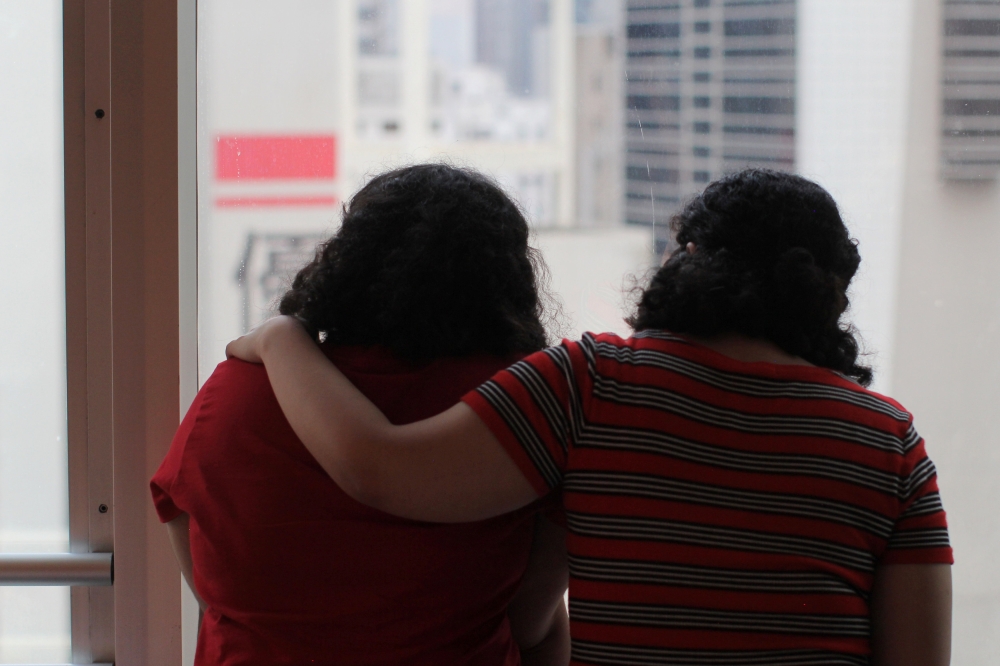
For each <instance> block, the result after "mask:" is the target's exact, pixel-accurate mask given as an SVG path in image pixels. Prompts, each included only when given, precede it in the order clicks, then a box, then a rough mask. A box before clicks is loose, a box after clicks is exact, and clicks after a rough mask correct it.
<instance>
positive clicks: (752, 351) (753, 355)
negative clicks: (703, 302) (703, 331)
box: [687, 333, 812, 365]
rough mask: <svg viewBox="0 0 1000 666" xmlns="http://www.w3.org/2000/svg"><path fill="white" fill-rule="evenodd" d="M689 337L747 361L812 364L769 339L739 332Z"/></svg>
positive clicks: (733, 357) (719, 351) (726, 354)
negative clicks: (707, 336) (708, 336)
mask: <svg viewBox="0 0 1000 666" xmlns="http://www.w3.org/2000/svg"><path fill="white" fill-rule="evenodd" d="M687 337H688V338H690V339H691V340H693V341H694V342H697V343H698V344H700V345H703V346H705V347H708V348H709V349H711V350H713V351H716V352H718V353H720V354H722V355H723V356H728V357H729V358H732V359H735V360H737V361H743V362H745V363H777V364H779V365H812V363H810V362H809V361H807V360H805V359H804V358H800V357H798V356H793V355H791V354H789V353H788V352H786V351H784V350H783V349H781V347H779V346H778V345H776V344H774V343H773V342H771V341H769V340H762V339H760V338H750V337H747V336H745V335H740V334H739V333H722V334H720V335H716V336H713V337H711V338H700V337H696V336H693V335H688V336H687Z"/></svg>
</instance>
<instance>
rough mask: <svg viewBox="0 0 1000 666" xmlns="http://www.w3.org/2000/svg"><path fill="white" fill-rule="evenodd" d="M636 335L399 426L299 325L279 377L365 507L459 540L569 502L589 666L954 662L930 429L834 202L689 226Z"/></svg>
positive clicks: (575, 634)
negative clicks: (471, 530) (868, 299)
mask: <svg viewBox="0 0 1000 666" xmlns="http://www.w3.org/2000/svg"><path fill="white" fill-rule="evenodd" d="M673 228H674V231H675V233H676V239H677V243H678V248H677V249H676V251H674V252H673V253H672V254H671V255H670V256H669V258H667V260H666V261H665V263H664V265H663V266H662V267H661V269H660V270H659V271H658V272H657V274H656V275H655V276H654V278H653V279H652V281H651V284H650V285H649V287H648V288H647V289H646V290H645V292H644V293H643V296H642V299H641V301H640V303H639V307H638V311H637V313H636V315H635V316H634V317H632V318H631V320H630V323H631V324H632V326H633V327H634V329H635V331H636V333H635V334H634V335H633V336H632V337H630V338H627V339H622V338H619V337H618V336H615V335H610V334H601V335H590V334H587V335H585V336H584V337H583V338H582V339H581V340H579V341H573V342H571V341H564V342H563V344H561V345H559V346H557V347H553V348H550V349H547V350H544V351H541V352H538V353H536V354H534V355H531V356H529V357H527V358H526V359H524V360H523V361H521V362H520V363H518V364H516V365H514V366H512V367H511V368H508V369H507V370H504V371H501V372H500V373H498V374H497V375H495V376H494V377H493V378H492V379H491V380H490V381H489V382H487V383H486V384H484V385H482V386H481V387H480V388H479V389H477V390H476V391H473V392H471V393H469V394H468V395H467V396H465V397H464V398H463V401H462V402H461V403H460V404H459V405H456V406H455V407H453V408H451V409H450V410H448V411H446V412H444V413H442V414H440V415H438V416H436V417H434V418H431V419H428V420H425V421H421V422H418V423H414V424H411V425H406V426H393V425H391V424H390V423H389V422H388V421H387V420H386V419H385V418H384V417H383V416H382V415H381V413H379V412H378V410H377V409H375V408H374V407H373V406H372V405H371V403H369V402H368V401H367V400H366V399H365V398H364V397H363V396H362V395H361V394H360V393H358V392H357V391H356V390H355V389H354V388H353V387H352V386H351V385H350V383H349V382H347V380H346V379H344V377H343V375H341V374H340V373H339V372H338V371H337V370H336V369H335V368H334V367H333V365H332V364H330V363H326V362H325V359H324V357H323V356H322V354H321V353H320V352H319V351H318V349H317V348H316V346H315V344H313V341H312V340H310V339H309V337H308V336H307V335H306V334H305V333H304V331H303V330H302V329H301V327H299V326H298V324H297V323H295V321H294V320H289V319H284V320H277V321H273V322H272V323H270V324H268V325H266V326H265V327H263V328H261V329H259V330H258V331H256V332H255V333H253V334H251V335H250V336H248V337H246V338H243V339H241V340H239V341H237V342H235V343H232V344H231V346H230V350H229V351H230V353H231V354H234V355H237V356H240V357H241V358H245V359H246V360H257V361H260V360H263V362H264V363H265V364H266V365H267V371H268V375H269V377H270V381H271V383H272V385H273V387H274V389H275V392H276V394H277V396H278V400H279V402H280V404H281V406H282V408H283V410H284V411H285V414H286V416H287V417H288V419H289V421H290V422H291V424H292V426H293V428H294V429H295V431H296V432H297V433H298V435H299V436H300V437H301V439H302V441H303V442H304V443H305V444H306V446H307V447H308V448H309V449H310V451H312V452H313V454H314V455H315V456H316V458H317V459H318V460H319V461H320V463H321V464H322V465H323V467H324V468H325V469H326V470H327V471H328V472H329V473H330V475H331V476H332V477H333V478H334V479H335V480H336V481H337V482H338V483H339V484H340V485H341V487H343V488H344V489H345V490H346V491H347V492H348V493H349V494H351V495H353V496H354V497H356V498H357V499H360V500H361V501H363V502H365V503H368V504H371V505H373V506H375V507H378V508H380V509H383V510H385V511H388V512H391V513H394V514H397V515H400V516H404V517H409V518H419V519H424V520H434V521H441V522H452V521H465V520H474V519H481V518H486V517H489V516H493V515H497V514H500V513H504V512H508V511H512V510H515V509H517V508H519V507H521V506H524V505H525V504H527V503H529V502H531V501H532V500H534V499H535V498H537V497H538V496H541V495H544V494H546V493H548V492H550V491H552V490H556V489H559V490H561V491H562V493H563V502H564V506H565V512H566V519H567V524H568V527H569V536H568V538H567V548H568V552H569V557H570V618H571V633H572V641H573V647H572V659H573V663H574V664H661V663H663V664H706V665H708V664H720V665H721V664H725V665H727V666H736V665H743V664H760V665H763V664H781V665H787V666H791V665H800V666H812V665H817V666H818V665H833V664H845V665H846V664H858V665H860V664H868V663H873V664H878V665H880V666H886V665H893V664H907V665H910V666H914V665H918V666H942V665H944V664H947V663H948V662H949V658H950V657H949V655H950V614H951V574H950V566H949V565H950V564H951V563H952V553H951V548H950V546H949V542H948V533H947V526H946V522H945V514H944V510H943V508H942V506H941V501H940V497H939V495H938V491H937V485H936V474H935V470H934V465H933V463H932V462H931V461H930V459H929V458H928V457H927V454H926V452H925V449H924V442H923V440H922V439H921V438H920V436H919V435H918V434H917V432H916V430H914V427H913V422H912V421H913V419H912V417H911V415H910V414H909V413H908V412H907V411H906V410H905V409H903V407H901V406H900V405H899V404H898V403H896V402H894V401H893V400H891V399H890V398H887V397H885V396H882V395H879V394H877V393H874V392H872V391H869V390H868V389H866V388H865V386H867V385H868V384H869V383H870V382H871V379H872V374H871V370H870V369H869V368H867V367H865V366H864V365H862V364H861V363H859V360H858V356H859V354H858V345H857V342H856V340H855V338H854V335H853V329H852V328H851V327H850V326H849V325H848V324H846V323H844V322H843V321H842V317H843V314H844V312H845V311H846V309H847V306H848V299H847V289H848V285H849V284H850V281H851V279H852V277H853V276H854V274H855V272H856V271H857V268H858V265H859V263H860V257H859V255H858V251H857V248H856V243H855V242H854V241H853V240H852V239H851V238H850V237H849V235H848V232H847V229H846V227H845V225H844V223H843V221H842V220H841V217H840V214H839V212H838V210H837V206H836V203H835V202H834V201H833V199H832V198H831V197H830V195H829V194H828V193H827V192H826V191H824V190H823V189H822V188H821V187H819V186H818V185H816V184H815V183H812V182H810V181H808V180H805V179H803V178H800V177H798V176H794V175H790V174H784V173H777V172H772V171H766V170H748V171H744V172H741V173H738V174H735V175H733V176H729V177H727V178H724V179H722V180H720V181H718V182H716V183H713V184H711V185H710V186H709V187H707V188H706V190H705V191H704V192H703V193H702V194H701V195H699V196H698V197H696V198H695V199H694V200H692V201H691V202H690V203H689V204H688V205H687V206H686V207H685V208H684V210H683V211H682V212H681V213H679V214H678V215H677V216H676V217H675V219H674V220H673Z"/></svg>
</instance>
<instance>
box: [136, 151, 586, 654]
mask: <svg viewBox="0 0 1000 666" xmlns="http://www.w3.org/2000/svg"><path fill="white" fill-rule="evenodd" d="M539 269H540V264H539V263H538V261H537V258H536V256H535V254H534V250H532V249H531V248H530V247H529V246H528V225H527V223H526V222H525V220H524V217H523V216H522V215H521V213H520V212H519V211H518V209H517V207H516V206H515V205H514V204H513V203H512V202H511V201H510V200H509V199H508V198H507V197H506V196H505V195H504V194H503V193H502V192H501V191H500V190H499V189H498V188H497V187H496V185H494V184H493V183H492V182H490V181H489V180H488V179H486V178H484V177H483V176H481V175H479V174H476V173H474V172H471V171H466V170H461V169H456V168H452V167H448V166H443V165H423V166H415V167H409V168H404V169H400V170H397V171H392V172H389V173H386V174H382V175H380V176H377V177H376V178H374V179H372V181H371V182H369V183H368V184H367V185H366V186H365V187H364V188H363V189H361V190H360V191H359V192H358V193H357V194H356V195H355V196H354V198H353V199H352V200H351V202H350V204H349V205H348V206H347V208H346V209H345V212H344V219H343V224H342V226H341V228H340V230H339V231H338V232H337V233H336V235H334V236H333V238H331V239H330V240H329V241H328V242H326V243H325V244H324V245H323V246H322V247H321V248H320V250H319V252H318V253H317V255H316V258H315V259H314V260H313V262H312V263H310V264H309V265H308V266H306V267H305V268H304V269H302V271H300V272H299V274H298V275H297V277H296V278H295V281H294V283H293V285H292V288H291V289H290V290H289V291H288V292H287V293H286V294H285V296H284V298H283V299H282V301H281V304H280V311H281V312H282V313H283V314H286V315H292V316H295V317H297V319H298V320H299V321H301V322H302V323H303V325H305V326H306V327H307V328H308V329H309V330H310V331H311V333H312V335H313V336H314V337H316V338H320V339H323V340H324V342H323V343H322V345H321V348H322V350H323V353H324V354H325V355H326V356H325V357H324V358H328V359H330V360H331V361H333V362H334V363H336V364H337V365H338V366H339V367H341V368H342V369H343V370H344V372H346V373H347V375H348V376H349V377H350V378H351V381H353V382H354V383H355V384H356V385H357V386H358V387H360V388H361V390H362V391H363V392H364V394H365V395H366V396H367V397H368V398H369V399H371V400H372V401H373V402H374V404H376V405H378V407H379V409H381V410H383V411H384V412H385V414H386V415H387V416H388V418H390V419H391V420H392V421H393V422H394V423H400V424H403V423H410V422H413V421H417V420H420V419H423V418H427V417H429V416H432V415H434V414H436V413H438V412H440V411H441V410H443V409H445V408H447V407H448V406H449V405H451V404H453V403H454V402H455V401H456V400H458V399H459V398H461V396H462V395H464V394H465V393H466V392H468V391H469V390H471V389H473V388H475V387H476V386H478V385H479V384H481V383H482V382H483V381H485V380H487V379H489V377H490V376H492V375H493V374H494V373H496V372H497V371H499V370H501V369H503V368H504V367H506V366H507V365H509V364H510V363H511V362H514V361H516V360H518V359H519V358H521V357H523V356H524V355H525V354H527V353H530V352H533V351H536V350H538V349H541V348H542V347H544V346H545V343H546V338H545V332H544V328H543V325H542V323H541V316H542V314H543V307H542V303H541V300H540V297H539V290H538V282H537V276H536V271H537V270H539ZM345 408H346V406H345ZM440 481H441V482H442V483H447V481H448V480H447V479H444V478H442V479H440ZM151 487H152V493H153V499H154V503H155V505H156V509H157V511H158V513H159V516H160V518H161V520H163V521H164V522H166V523H167V525H168V527H169V529H170V534H171V540H172V542H173V543H174V546H175V550H176V552H177V556H178V559H179V560H180V562H181V565H182V569H183V571H184V574H185V576H186V577H187V580H188V582H189V584H190V585H191V586H192V589H193V590H195V591H196V594H197V596H198V597H199V601H200V602H201V604H202V608H203V611H204V615H203V620H202V624H201V630H200V633H199V636H198V647H197V655H196V660H195V663H196V664H198V665H201V666H208V665H209V664H212V665H216V664H226V665H233V666H235V665H237V664H240V665H242V664H261V665H264V664H266V665H268V666H273V665H275V664H290V665H291V664H295V665H298V664H356V665H361V664H372V665H375V664H379V665H386V666H388V665H397V664H421V665H423V664H425V665H427V666H442V665H444V664H448V665H459V664H464V665H467V666H516V665H517V664H520V663H524V664H565V663H566V661H567V659H568V629H567V620H566V611H565V607H564V604H563V600H562V597H563V592H564V591H565V589H566V560H565V550H564V537H563V534H562V532H563V530H562V528H561V527H558V526H556V525H554V524H552V523H551V522H549V520H548V519H547V518H546V514H547V513H548V511H549V510H550V508H551V507H550V506H549V503H548V502H546V501H542V502H535V503H530V504H528V505H527V506H525V507H524V508H522V509H519V510H518V511H515V512H513V513H511V514H508V515H505V516H500V517H496V518H492V519H488V520H484V521H477V522H468V523H463V524H455V525H438V524H432V523H426V522H420V521H415V520H408V519H405V518H397V517H395V516H392V515H389V514H386V513H383V512H381V511H378V510H376V509H371V508H369V507H367V506H364V505H363V504H360V503H358V502H356V501H355V500H353V499H351V497H349V496H348V495H347V494H346V493H344V491H343V490H341V489H340V488H339V487H338V486H337V485H336V484H335V483H334V482H333V481H332V480H331V479H330V477H329V476H328V475H327V474H326V473H325V472H324V471H323V469H322V467H321V466H320V465H319V464H318V463H317V461H316V460H315V459H314V458H313V457H312V456H311V455H310V453H309V452H308V450H306V448H305V447H304V446H303V445H302V443H301V442H300V441H299V440H298V438H297V437H296V436H295V433H294V432H293V431H292V429H291V428H290V427H289V425H288V422H287V421H286V420H285V418H284V416H283V415H282V413H281V410H280V408H279V406H278V403H277V401H276V400H275V397H274V394H273V392H272V391H271V388H270V385H269V383H268V379H267V374H266V372H265V371H264V368H263V367H262V366H259V365H253V364H249V363H244V362H242V361H237V360H229V361H226V362H224V363H221V364H220V365H219V366H218V368H217V369H216V370H215V372H214V373H213V374H212V376H211V377H210V378H209V380H208V381H207V382H206V383H205V385H204V386H203V387H202V389H201V391H200V392H199V393H198V396H197V398H196V399H195V401H194V403H193V404H192V406H191V408H190V410H189V411H188V413H187V415H186V417H185V418H184V421H183V423H182V424H181V427H180V429H179V430H178V432H177V435H176V437H175V439H174V442H173V444H172V446H171V449H170V451H169V453H168V454H167V457H166V459H165V460H164V461H163V464H162V465H161V467H160V469H159V471H158V472H157V473H156V475H155V477H154V478H153V480H152V483H151Z"/></svg>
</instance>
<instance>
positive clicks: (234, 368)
mask: <svg viewBox="0 0 1000 666" xmlns="http://www.w3.org/2000/svg"><path fill="white" fill-rule="evenodd" d="M192 410H197V413H196V414H195V415H194V416H195V417H196V419H197V421H196V423H194V424H192V425H193V427H194V428H195V429H197V428H204V427H208V426H211V425H218V424H223V425H225V424H233V423H241V424H246V425H249V426H251V427H252V425H253V424H254V423H255V422H257V421H260V420H261V419H270V418H272V416H273V414H274V410H278V413H280V407H279V406H278V402H277V399H276V398H275V397H274V392H273V391H272V390H271V383H270V381H268V378H267V371H266V370H265V369H264V366H263V365H259V364H256V363H247V362H245V361H240V360H237V359H229V360H226V361H223V362H222V363H220V364H219V365H217V366H216V368H215V370H214V371H213V372H212V375H211V376H210V377H209V378H208V380H207V381H206V382H205V384H204V385H203V386H202V387H201V390H200V391H199V392H198V398H197V400H196V402H195V404H193V405H192Z"/></svg>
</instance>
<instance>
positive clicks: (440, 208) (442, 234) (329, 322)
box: [279, 164, 547, 361]
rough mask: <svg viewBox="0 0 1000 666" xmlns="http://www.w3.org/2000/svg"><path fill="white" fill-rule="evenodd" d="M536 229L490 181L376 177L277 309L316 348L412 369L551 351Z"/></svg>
mask: <svg viewBox="0 0 1000 666" xmlns="http://www.w3.org/2000/svg"><path fill="white" fill-rule="evenodd" d="M545 275H546V273H545V268H544V264H543V263H542V261H541V259H540V257H539V255H538V253H537V251H536V250H535V249H533V248H531V247H530V246H529V245H528V223H527V222H526V221H525V219H524V216H523V215H522V214H521V211H520V210H519V209H518V207H517V205H515V204H514V202H512V201H511V200H510V198H508V197H507V195H505V194H504V193H503V191H502V190H501V189H500V188H499V187H498V186H497V185H496V184H495V183H494V182H493V181H491V180H490V179H489V178H487V177H486V176H484V175H482V174H480V173H477V172H475V171H472V170H469V169H460V168H456V167H452V166H448V165H445V164H421V165H417V166H409V167H405V168H401V169H396V170H394V171H389V172H387V173H383V174H381V175H378V176H376V177H375V178H373V179H372V180H371V181H370V182H369V183H368V184H367V185H365V186H364V187H363V188H362V189H361V190H359V191H358V192H357V194H355V195H354V197H353V198H352V199H351V201H350V202H349V203H348V204H347V205H346V206H345V207H344V214H343V224H342V225H341V227H340V229H339V230H338V231H337V233H336V234H335V235H334V236H333V237H332V238H330V239H329V240H328V241H326V242H325V243H323V244H322V245H321V246H320V247H319V249H318V251H317V253H316V257H315V258H314V259H313V260H312V262H311V263H309V264H308V265H307V266H306V267H305V268H303V269H302V270H301V271H299V273H298V275H296V276H295V280H294V281H293V283H292V287H291V289H289V290H288V292H287V293H285V295H284V297H283V298H282V299H281V303H280V305H279V311H280V312H281V314H286V315H294V316H296V317H298V318H299V319H300V320H301V321H302V322H303V323H304V324H305V326H306V328H307V329H308V330H309V331H310V332H311V333H312V334H313V336H314V337H316V338H317V339H320V338H323V339H325V340H327V341H330V342H332V343H334V344H343V345H382V346H384V347H386V348H388V349H389V350H391V351H392V352H394V353H395V354H396V355H398V356H400V357H402V358H405V359H409V360H415V361H418V360H429V359H432V358H439V357H443V356H466V355H470V354H474V353H488V354H495V355H499V356H506V355H509V354H513V353H517V352H532V351H536V350H538V349H541V348H543V347H544V346H545V345H546V342H547V340H546V334H545V327H544V325H543V323H542V318H543V315H544V306H543V299H542V298H541V297H540V283H539V279H540V278H544V276H545Z"/></svg>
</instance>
